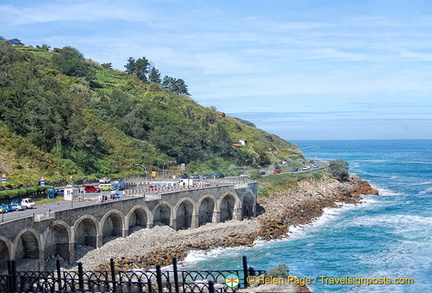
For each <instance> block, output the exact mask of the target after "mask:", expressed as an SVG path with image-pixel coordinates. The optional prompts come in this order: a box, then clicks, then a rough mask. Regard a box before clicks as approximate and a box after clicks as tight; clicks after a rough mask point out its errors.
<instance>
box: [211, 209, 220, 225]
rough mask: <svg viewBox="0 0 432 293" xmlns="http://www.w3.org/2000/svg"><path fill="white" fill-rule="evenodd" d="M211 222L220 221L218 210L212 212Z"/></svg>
mask: <svg viewBox="0 0 432 293" xmlns="http://www.w3.org/2000/svg"><path fill="white" fill-rule="evenodd" d="M212 223H220V211H216V212H213V219H212Z"/></svg>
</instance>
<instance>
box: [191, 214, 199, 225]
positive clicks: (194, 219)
mask: <svg viewBox="0 0 432 293" xmlns="http://www.w3.org/2000/svg"><path fill="white" fill-rule="evenodd" d="M198 227H199V215H198V214H196V213H195V212H194V213H193V214H192V221H191V228H198Z"/></svg>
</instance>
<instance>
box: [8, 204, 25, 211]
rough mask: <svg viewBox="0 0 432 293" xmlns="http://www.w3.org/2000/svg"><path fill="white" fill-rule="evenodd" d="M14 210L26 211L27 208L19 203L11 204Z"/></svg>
mask: <svg viewBox="0 0 432 293" xmlns="http://www.w3.org/2000/svg"><path fill="white" fill-rule="evenodd" d="M11 206H12V209H13V210H14V211H24V210H26V209H27V208H25V207H23V206H22V205H20V204H18V203H11Z"/></svg>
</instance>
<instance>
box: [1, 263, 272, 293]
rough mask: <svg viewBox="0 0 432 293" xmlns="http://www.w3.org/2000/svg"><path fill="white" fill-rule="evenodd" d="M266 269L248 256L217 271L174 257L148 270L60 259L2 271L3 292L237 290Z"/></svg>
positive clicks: (210, 291) (11, 266) (14, 265)
mask: <svg viewBox="0 0 432 293" xmlns="http://www.w3.org/2000/svg"><path fill="white" fill-rule="evenodd" d="M263 273H264V271H256V270H254V269H253V268H248V265H247V259H246V257H245V256H244V257H243V269H242V270H217V271H182V270H178V268H177V260H176V259H175V258H174V260H173V265H172V268H170V269H169V270H166V269H162V268H161V266H160V265H157V266H156V269H155V270H148V271H144V270H132V271H116V270H115V268H114V261H113V259H111V260H110V271H84V270H83V266H82V264H81V263H78V271H63V270H61V267H60V262H59V261H57V268H56V270H55V271H53V272H47V271H17V270H16V264H15V262H14V261H9V262H8V273H7V274H0V292H38V293H39V292H209V293H213V292H236V290H237V289H238V288H246V287H247V286H248V284H247V282H246V280H247V277H248V276H258V275H260V274H263ZM233 274H234V275H235V276H237V277H238V279H236V280H235V278H234V279H233V278H232V275H233ZM227 276H231V278H230V281H231V282H230V283H228V284H227ZM231 287H233V288H231Z"/></svg>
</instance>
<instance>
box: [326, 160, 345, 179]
mask: <svg viewBox="0 0 432 293" xmlns="http://www.w3.org/2000/svg"><path fill="white" fill-rule="evenodd" d="M348 166H349V164H348V162H347V161H344V160H341V159H339V160H335V161H331V162H330V164H329V169H330V172H331V174H332V176H333V177H334V178H336V179H337V180H339V181H346V180H347V179H348V178H349V171H348Z"/></svg>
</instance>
